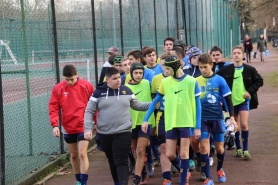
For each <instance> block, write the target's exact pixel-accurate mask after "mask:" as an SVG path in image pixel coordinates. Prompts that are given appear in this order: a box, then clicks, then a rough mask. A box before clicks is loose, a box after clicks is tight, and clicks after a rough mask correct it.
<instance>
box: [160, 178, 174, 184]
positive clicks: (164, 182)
mask: <svg viewBox="0 0 278 185" xmlns="http://www.w3.org/2000/svg"><path fill="white" fill-rule="evenodd" d="M162 185H172V182H171V181H170V180H167V179H165V180H164V181H163V184H162Z"/></svg>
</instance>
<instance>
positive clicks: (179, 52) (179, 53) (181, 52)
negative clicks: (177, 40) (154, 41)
mask: <svg viewBox="0 0 278 185" xmlns="http://www.w3.org/2000/svg"><path fill="white" fill-rule="evenodd" d="M172 50H173V51H175V52H176V54H177V55H179V56H182V58H184V56H185V55H184V51H183V50H182V49H181V48H180V47H177V46H175V47H173V49H172Z"/></svg>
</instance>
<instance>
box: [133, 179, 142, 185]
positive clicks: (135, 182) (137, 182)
mask: <svg viewBox="0 0 278 185" xmlns="http://www.w3.org/2000/svg"><path fill="white" fill-rule="evenodd" d="M139 184H140V181H138V180H137V179H136V178H133V181H132V185H139Z"/></svg>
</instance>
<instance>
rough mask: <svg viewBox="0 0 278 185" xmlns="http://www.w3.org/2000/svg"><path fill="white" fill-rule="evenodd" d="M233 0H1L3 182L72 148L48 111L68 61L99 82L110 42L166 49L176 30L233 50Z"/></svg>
mask: <svg viewBox="0 0 278 185" xmlns="http://www.w3.org/2000/svg"><path fill="white" fill-rule="evenodd" d="M230 2H232V3H230ZM234 2H236V1H225V0H151V1H150V0H67V1H63V0H56V1H55V2H54V0H1V1H0V62H1V78H2V86H1V88H2V90H1V92H3V93H2V97H3V103H1V102H0V103H1V106H2V107H1V108H3V116H2V117H1V119H0V122H1V125H0V126H1V133H0V141H1V159H2V160H1V182H2V183H1V184H3V185H4V184H14V183H15V182H18V179H20V178H21V177H24V176H26V175H28V174H30V173H32V172H33V171H35V170H36V169H38V168H40V167H41V166H42V165H44V164H47V163H48V162H49V161H50V158H51V156H53V155H59V154H60V153H61V152H63V151H66V150H67V149H66V145H64V143H63V140H62V139H61V140H60V139H58V138H54V137H53V136H52V129H51V126H50V124H49V118H48V101H49V98H50V94H51V90H52V88H53V86H54V85H55V84H56V83H57V82H58V81H59V78H57V77H59V74H57V71H61V69H62V67H63V66H64V65H65V64H67V63H72V64H74V65H75V66H76V67H77V70H78V74H79V76H80V77H81V78H85V79H87V80H89V81H90V82H92V83H93V84H94V85H95V84H96V80H97V77H98V73H97V72H98V71H99V70H100V69H101V66H102V64H103V62H104V61H105V60H107V54H106V51H107V50H108V48H109V47H111V46H117V47H118V48H120V50H121V53H122V54H126V53H127V52H128V51H130V50H132V49H141V48H142V47H143V46H151V47H154V48H155V49H156V51H157V53H158V55H160V54H161V53H163V52H164V50H163V40H164V38H166V37H167V36H172V37H174V38H177V39H178V38H182V39H183V40H184V41H185V43H187V44H193V45H196V46H198V47H200V48H201V49H202V50H203V51H207V50H208V49H209V48H211V47H212V46H213V45H219V46H220V47H221V48H222V49H223V51H224V53H225V55H229V54H230V51H231V47H232V46H234V45H237V44H239V37H240V32H239V21H238V20H239V18H238V12H237V9H236V5H235V4H234ZM51 5H54V6H51ZM92 5H93V6H94V7H93V8H92ZM53 8H55V12H53V11H52V10H53ZM54 13H55V15H56V19H55V20H54V21H53V20H52V18H53V16H54ZM53 22H54V23H56V28H57V29H53V25H54V24H53ZM54 28H55V27H54ZM55 35H57V37H55ZM94 38H96V39H94ZM55 41H56V42H57V45H56V44H53V43H55ZM55 49H56V50H55ZM55 53H58V55H55ZM96 61H97V62H96ZM55 66H57V67H58V66H59V69H58V70H56V68H55ZM98 66H99V67H98ZM96 67H97V68H96ZM0 85H1V84H0ZM0 111H1V109H0ZM0 115H2V114H0ZM3 120H4V121H3Z"/></svg>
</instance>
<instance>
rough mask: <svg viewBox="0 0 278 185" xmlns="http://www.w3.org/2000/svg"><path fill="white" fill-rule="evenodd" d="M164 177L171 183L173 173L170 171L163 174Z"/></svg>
mask: <svg viewBox="0 0 278 185" xmlns="http://www.w3.org/2000/svg"><path fill="white" fill-rule="evenodd" d="M162 177H163V178H164V179H166V180H169V181H171V172H170V171H167V172H163V173H162Z"/></svg>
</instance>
